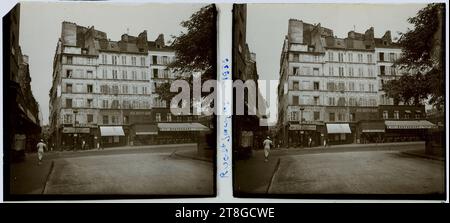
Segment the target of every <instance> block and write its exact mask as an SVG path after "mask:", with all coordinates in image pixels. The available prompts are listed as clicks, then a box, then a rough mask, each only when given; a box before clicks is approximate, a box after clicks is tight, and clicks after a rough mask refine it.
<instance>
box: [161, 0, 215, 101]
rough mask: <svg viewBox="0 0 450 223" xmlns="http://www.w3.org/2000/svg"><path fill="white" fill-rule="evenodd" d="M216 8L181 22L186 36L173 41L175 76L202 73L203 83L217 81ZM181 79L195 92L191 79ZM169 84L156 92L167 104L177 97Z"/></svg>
mask: <svg viewBox="0 0 450 223" xmlns="http://www.w3.org/2000/svg"><path fill="white" fill-rule="evenodd" d="M216 15H217V13H216V7H215V5H214V4H211V5H207V6H205V7H203V8H201V9H200V10H199V11H197V12H196V13H194V14H192V16H191V17H190V19H189V20H187V21H183V22H181V26H182V27H184V28H185V29H186V30H187V32H181V33H180V34H179V35H178V36H172V37H173V38H174V41H173V43H172V44H171V47H172V48H173V49H174V50H175V54H176V59H175V60H174V61H173V62H172V63H170V64H169V65H168V68H169V69H172V70H173V71H174V72H176V73H185V74H193V73H194V72H200V73H202V82H203V81H204V80H210V79H216V62H217V51H216V41H217V38H216V35H217V34H216V33H217V32H216ZM178 79H184V80H188V82H189V83H190V84H191V89H192V75H188V76H183V75H180V76H179V77H178ZM169 89H170V83H166V84H162V85H160V87H158V88H157V89H156V93H157V94H158V95H159V97H160V98H161V99H163V100H166V101H167V102H170V100H171V99H172V98H173V97H174V96H175V95H176V93H174V92H170V91H169Z"/></svg>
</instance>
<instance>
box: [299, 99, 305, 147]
mask: <svg viewBox="0 0 450 223" xmlns="http://www.w3.org/2000/svg"><path fill="white" fill-rule="evenodd" d="M303 110H305V108H304V107H300V132H301V131H303V130H302V129H303V125H302V124H303ZM303 137H304V135H303V134H302V135H301V136H300V147H303Z"/></svg>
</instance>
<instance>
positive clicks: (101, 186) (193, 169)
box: [3, 2, 217, 200]
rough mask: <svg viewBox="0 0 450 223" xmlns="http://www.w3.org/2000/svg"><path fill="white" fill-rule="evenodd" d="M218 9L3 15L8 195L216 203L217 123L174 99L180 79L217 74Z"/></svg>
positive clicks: (49, 6)
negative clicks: (210, 200)
mask: <svg viewBox="0 0 450 223" xmlns="http://www.w3.org/2000/svg"><path fill="white" fill-rule="evenodd" d="M216 14H217V10H216V7H215V5H214V4H181V3H178V4H173V3H172V4H162V3H108V2H101V3H100V2H77V3H74V2H21V3H19V4H17V5H16V6H15V7H14V8H13V9H12V10H11V11H10V12H9V13H8V14H6V15H5V16H4V17H3V31H4V32H3V40H4V49H5V50H4V54H3V58H4V62H3V64H4V70H3V73H4V75H3V89H4V94H3V111H4V126H3V135H4V136H3V139H4V141H3V153H4V161H3V163H4V165H3V167H4V168H3V170H4V173H3V176H4V180H3V182H4V199H5V200H33V199H40V200H42V199H44V200H45V199H76V198H80V197H79V196H82V198H83V199H87V200H89V199H93V198H107V199H110V198H122V197H124V198H127V196H134V195H138V196H141V197H149V198H152V197H153V196H154V197H212V196H215V193H216V188H215V187H216V183H215V168H216V167H215V155H216V116H215V115H210V114H206V113H205V112H190V111H191V109H192V110H193V109H194V108H193V104H195V101H194V102H193V101H185V100H184V99H183V100H182V101H178V102H179V103H178V102H175V103H174V101H173V99H174V98H175V97H176V95H177V93H178V92H179V89H178V87H177V86H176V85H175V87H174V85H173V83H174V82H180V81H184V82H183V83H186V84H187V85H188V86H190V85H192V82H193V79H195V77H199V78H200V77H201V78H202V79H215V77H216V60H217V59H216V58H217V52H216V51H217V50H216V47H217V46H216V39H217V37H216V33H217V29H216V16H217V15H216ZM173 88H175V89H173ZM188 93H189V92H188ZM202 99H204V97H203V94H202V98H201V99H200V100H202ZM177 106H181V107H183V108H185V109H184V110H183V111H187V112H184V113H183V112H181V113H180V112H174V111H176V109H175V108H176V107H177ZM71 195H76V196H71Z"/></svg>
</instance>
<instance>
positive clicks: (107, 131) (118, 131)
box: [100, 126, 125, 136]
mask: <svg viewBox="0 0 450 223" xmlns="http://www.w3.org/2000/svg"><path fill="white" fill-rule="evenodd" d="M100 135H101V136H125V133H124V132H123V128H122V126H100Z"/></svg>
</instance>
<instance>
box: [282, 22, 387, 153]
mask: <svg viewBox="0 0 450 223" xmlns="http://www.w3.org/2000/svg"><path fill="white" fill-rule="evenodd" d="M376 42H377V41H376V38H375V37H374V30H373V28H369V29H368V30H366V31H365V33H357V32H354V31H350V32H349V33H348V36H347V37H346V38H337V37H335V36H334V35H333V31H332V30H331V29H328V28H324V27H321V25H320V24H316V25H313V24H308V23H304V22H303V21H300V20H295V19H291V20H289V27H288V35H287V36H286V38H285V40H284V46H283V50H282V53H281V60H280V85H279V88H278V98H279V120H278V126H279V127H278V129H279V135H280V137H281V138H282V139H283V145H284V146H306V145H307V144H308V143H307V142H309V141H310V140H311V141H312V145H313V146H314V145H322V143H323V142H324V140H325V141H327V142H328V143H331V144H333V143H356V142H359V141H360V138H359V135H358V134H357V125H358V122H359V121H360V120H367V119H376V117H377V115H376V114H377V106H378V103H379V80H378V77H377V67H380V65H377V57H376V53H375V52H376Z"/></svg>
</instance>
